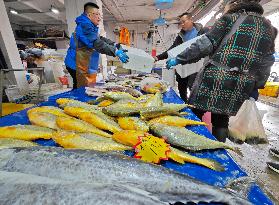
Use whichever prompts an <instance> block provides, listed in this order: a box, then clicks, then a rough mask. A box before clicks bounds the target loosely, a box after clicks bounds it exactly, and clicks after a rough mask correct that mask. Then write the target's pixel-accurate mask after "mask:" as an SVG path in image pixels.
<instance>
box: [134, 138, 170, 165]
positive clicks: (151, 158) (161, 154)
mask: <svg viewBox="0 0 279 205" xmlns="http://www.w3.org/2000/svg"><path fill="white" fill-rule="evenodd" d="M134 148H135V151H136V154H135V156H134V157H135V158H140V159H141V160H143V161H146V162H153V163H156V164H158V163H159V162H160V160H168V156H167V155H168V152H170V148H169V144H167V143H166V142H165V140H164V139H161V138H158V137H154V136H152V135H145V136H143V137H139V143H138V144H137V145H135V147H134Z"/></svg>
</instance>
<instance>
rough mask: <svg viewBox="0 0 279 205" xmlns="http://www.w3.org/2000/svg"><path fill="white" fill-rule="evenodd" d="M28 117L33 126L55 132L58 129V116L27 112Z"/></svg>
mask: <svg viewBox="0 0 279 205" xmlns="http://www.w3.org/2000/svg"><path fill="white" fill-rule="evenodd" d="M27 115H28V118H29V121H30V122H31V124H32V125H37V126H41V127H47V128H51V129H55V130H57V129H58V126H57V124H56V118H57V115H54V114H51V113H47V112H37V111H36V112H35V111H32V112H27Z"/></svg>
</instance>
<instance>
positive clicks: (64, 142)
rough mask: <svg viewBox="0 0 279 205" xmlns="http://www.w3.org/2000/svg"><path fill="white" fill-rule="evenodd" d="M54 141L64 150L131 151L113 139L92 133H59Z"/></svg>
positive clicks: (54, 137)
mask: <svg viewBox="0 0 279 205" xmlns="http://www.w3.org/2000/svg"><path fill="white" fill-rule="evenodd" d="M53 139H54V141H55V142H56V143H57V144H59V145H60V146H62V147H64V148H70V149H92V150H97V151H118V150H130V149H131V147H128V146H125V145H123V144H120V143H117V142H115V141H114V140H113V139H111V138H105V137H102V136H98V135H95V134H92V133H83V134H81V133H80V134H77V133H71V132H58V133H56V135H55V136H53Z"/></svg>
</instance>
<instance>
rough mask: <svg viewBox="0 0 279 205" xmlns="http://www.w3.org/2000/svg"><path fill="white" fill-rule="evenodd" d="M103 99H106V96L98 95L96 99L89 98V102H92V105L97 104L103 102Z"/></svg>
mask: <svg viewBox="0 0 279 205" xmlns="http://www.w3.org/2000/svg"><path fill="white" fill-rule="evenodd" d="M103 100H106V98H105V97H98V98H96V99H95V100H89V101H87V103H88V104H90V105H96V104H98V103H99V102H102V101H103Z"/></svg>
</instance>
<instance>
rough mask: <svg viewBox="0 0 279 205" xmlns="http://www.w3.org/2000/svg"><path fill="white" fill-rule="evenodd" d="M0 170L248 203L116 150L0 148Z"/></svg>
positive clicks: (171, 196) (169, 198) (171, 198)
mask: <svg viewBox="0 0 279 205" xmlns="http://www.w3.org/2000/svg"><path fill="white" fill-rule="evenodd" d="M0 170H3V171H10V172H22V173H26V174H33V175H39V176H44V177H50V178H55V179H60V180H70V181H72V182H75V181H77V182H86V183H90V182H96V183H111V184H128V185H131V186H133V187H136V188H139V189H143V190H145V191H147V192H150V193H152V195H154V196H155V197H157V198H158V199H160V200H161V201H163V202H168V203H174V202H177V201H180V202H184V203H185V202H195V203H197V202H213V201H214V202H222V203H226V204H229V205H230V204H231V205H232V204H233V205H235V204H245V205H246V204H250V203H249V202H248V201H247V200H245V199H243V198H241V197H239V196H237V195H236V193H234V192H231V191H228V190H226V189H221V188H217V187H213V186H210V185H207V184H204V183H202V182H199V181H197V180H194V179H192V178H190V177H188V176H186V175H182V174H179V173H176V172H174V171H171V170H169V169H167V168H164V167H161V166H158V165H153V164H148V163H145V162H143V161H140V160H137V159H133V158H129V157H126V156H124V155H121V154H118V153H102V152H97V151H84V150H64V149H62V148H56V147H37V148H36V147H34V148H13V149H4V150H0Z"/></svg>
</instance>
